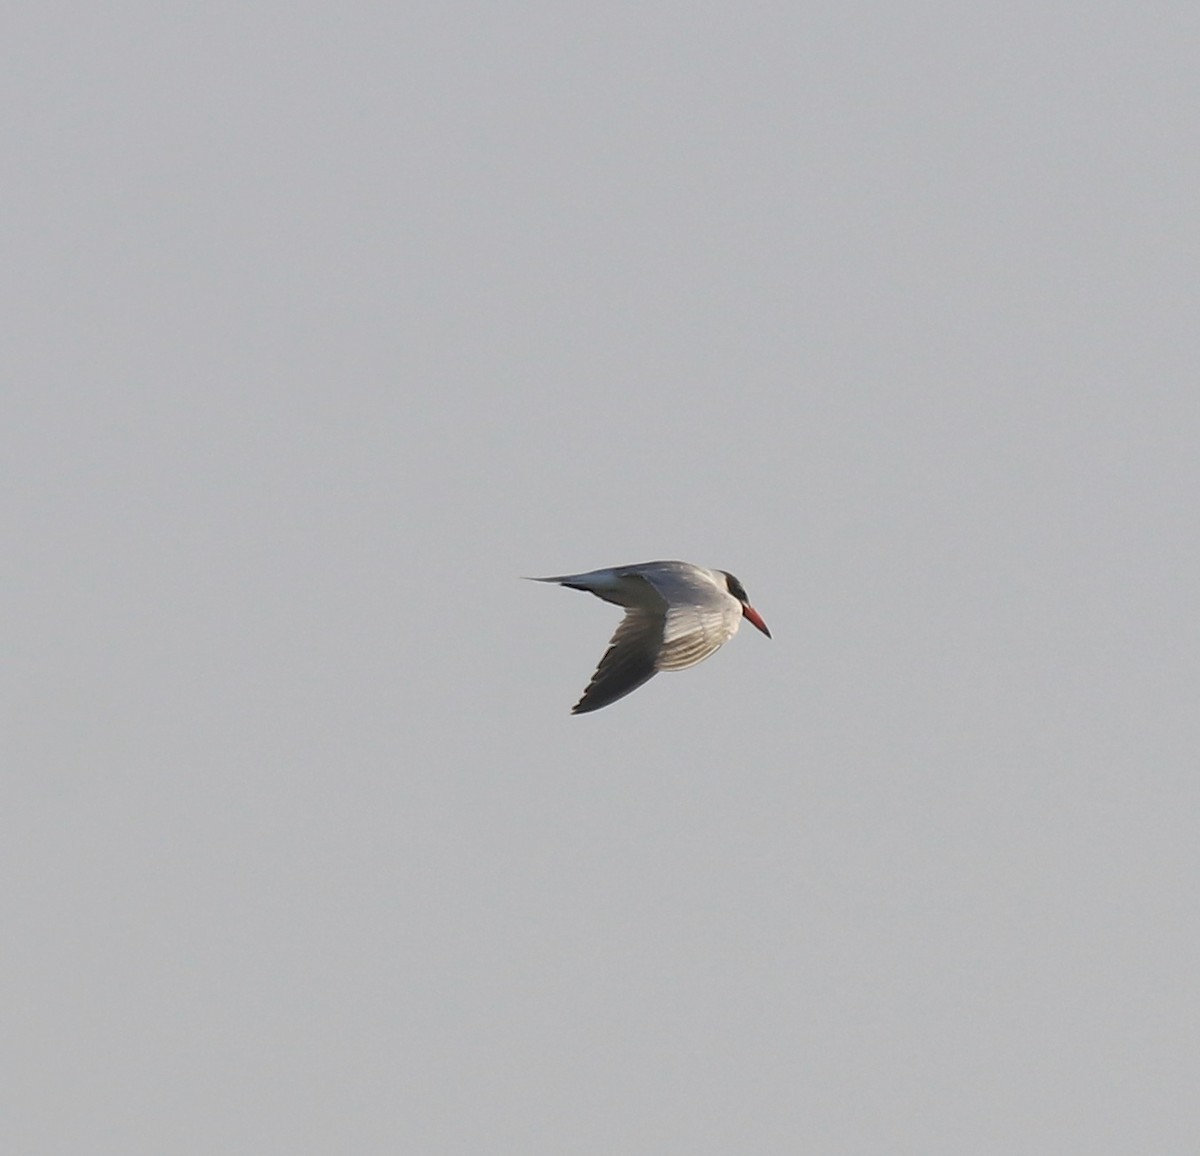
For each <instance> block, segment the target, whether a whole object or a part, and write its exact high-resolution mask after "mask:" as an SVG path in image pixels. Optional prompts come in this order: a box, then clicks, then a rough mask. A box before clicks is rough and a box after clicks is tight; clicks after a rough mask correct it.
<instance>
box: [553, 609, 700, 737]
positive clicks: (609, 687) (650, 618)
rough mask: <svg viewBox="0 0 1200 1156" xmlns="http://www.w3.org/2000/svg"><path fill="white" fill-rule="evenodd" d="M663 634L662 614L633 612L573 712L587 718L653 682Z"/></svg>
mask: <svg viewBox="0 0 1200 1156" xmlns="http://www.w3.org/2000/svg"><path fill="white" fill-rule="evenodd" d="M662 633H663V616H662V614H661V613H655V612H654V611H650V610H644V609H641V608H639V607H634V608H632V609H631V610H629V611H628V612H627V613H626V615H625V617H624V618H623V619H622V620H621V625H620V626H618V627H617V632H616V633H615V634H614V635H613V636H612V641H611V642H610V643H609V645H608V650H606V651H605V652H604V657H603V658H602V659H601V660H600V665H599V666H598V667H596V673H595V674H593V675H592V681H591V682H589V683H588V685H587V689H586V690H585V691H584V692H583V697H582V698H581V699H580V700H579V701H578V702H577V703H576V704H575V705H574V707H572V708H571V713H572V714H586V713H587V712H588V711H590V710H599V709H600V708H601V707H602V706H608V704H609V703H610V702H616V701H617V699H619V698H624V697H625V695H627V694H629V692H630V691H633V690H637V688H638V687H639V686H641V685H642V683H644V682H648V681H649V680H650V679H652V678H653V677H654V676H655V675H656V674H657V673H658V666H657V664H656V659H657V658H658V652H659V645H660V643H661V641H662ZM696 661H699V659H697V660H696Z"/></svg>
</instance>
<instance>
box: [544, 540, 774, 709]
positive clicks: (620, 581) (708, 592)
mask: <svg viewBox="0 0 1200 1156" xmlns="http://www.w3.org/2000/svg"><path fill="white" fill-rule="evenodd" d="M534 581H535V582H557V583H558V584H559V585H560V586H569V587H570V588H571V589H573V590H586V591H588V592H589V593H591V594H595V595H596V597H597V598H603V599H604V601H605V602H613V603H615V604H616V605H617V606H623V607H625V617H624V619H623V620H622V622H621V625H620V626H618V627H617V632H616V633H615V634H614V635H613V637H612V641H611V643H610V644H609V648H608V650H607V651H606V652H605V655H604V657H603V658H602V659H601V660H600V665H599V666H598V667H597V668H596V673H595V674H594V675H592V681H591V682H590V683H588V687H587V689H586V690H585V691H584V692H583V697H582V698H581V699H580V700H579V702H577V703H576V704H575V707H574V709H573V710H572V712H571V713H572V714H584V713H585V712H587V711H592V710H598V709H599V708H600V707H602V706H607V705H608V704H609V703H610V702H615V701H616V700H617V699H619V698H622V697H623V696H625V695H627V694H628V693H629V692H630V691H632V690H636V689H637V688H638V687H639V686H641V685H642V683H644V682H646V681H647V680H648V679H650V678H653V677H654V675H656V674H657V673H658V672H659V671H660V670H684V669H686V668H687V667H689V666H695V665H696V663H698V662H702V661H703V660H704V659H706V658H707V657H708V656H709V655H710V654H712V653H713V651H715V650H717V649H718V648H719V647H720V646H722V645H723V644H724V643H726V642H728V641H729V640H730V639H731V638H732V637H733V636H734V635H735V634H736V633H737V629H738V626H739V625H741V621H742V618H743V617H745V618H749V619H750V621H751V622H752V623H753V624H754V625H755V626H756V627H758V629H759V630H761V631H762V632H763V633H764V634H765V635H766V636H767V637H768V638H770V637H771V632H770V631H769V630H768V629H767V625H766V623H765V622H763V620H762V618H761V617H760V616H759V614H758V612H757V611H756V610H755V609H754V608H753V607H752V606H751V605H750V603H749V601H748V600H747V597H746V591H745V589H744V588H743V587H742V584H741V583H740V582H739V581H738V580H737V579H736V578H735V577H734V576H733V575H732V574H728V573H726V571H724V570H707V569H705V568H704V567H703V566H693V565H692V564H691V563H690V562H641V563H638V564H637V565H634V566H617V567H614V568H613V569H611V570H589V571H587V572H586V573H583V574H560V575H558V576H556V577H553V578H535V579H534Z"/></svg>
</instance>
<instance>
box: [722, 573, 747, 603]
mask: <svg viewBox="0 0 1200 1156" xmlns="http://www.w3.org/2000/svg"><path fill="white" fill-rule="evenodd" d="M721 573H722V574H724V575H725V586H726V588H727V589H728V590H729V593H730V594H732V595H733V596H734V598H736V599H737V600H738V601H739V602H749V601H750V598H749V596H748V595H747V594H746V587H745V586H743V585H742V584H741V582H739V581H738V580H737V579H736V578H735V577H734V576H733V575H732V574H730V573H729V571H728V570H722V571H721Z"/></svg>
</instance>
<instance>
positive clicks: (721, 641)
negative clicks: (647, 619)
mask: <svg viewBox="0 0 1200 1156" xmlns="http://www.w3.org/2000/svg"><path fill="white" fill-rule="evenodd" d="M741 619H742V608H741V607H740V606H739V605H738V604H737V602H736V601H735V600H734V599H732V598H729V599H725V600H723V601H722V602H716V601H715V600H714V602H713V603H712V604H706V605H704V606H697V605H688V606H673V607H671V609H670V610H668V611H667V621H666V624H665V625H664V626H663V636H662V646H661V648H660V650H659V653H658V662H657V664H656V665H657V667H658V669H659V670H686V669H687V668H688V667H689V666H695V665H696V663H698V662H703V661H704V660H705V659H706V658H707V657H708V656H709V655H710V654H712V653H713V651H715V650H718V649H719V648H720V647H722V646H724V645H725V643H726V642H728V641H729V640H730V639H731V638H732V637H733V636H734V635H735V634H736V633H737V628H738V626H739V624H740V623H741Z"/></svg>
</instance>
